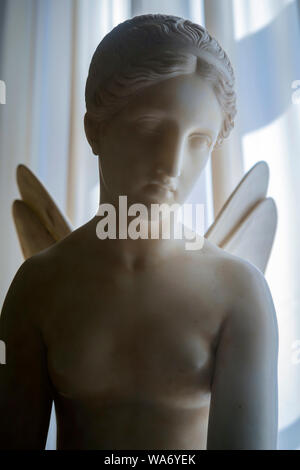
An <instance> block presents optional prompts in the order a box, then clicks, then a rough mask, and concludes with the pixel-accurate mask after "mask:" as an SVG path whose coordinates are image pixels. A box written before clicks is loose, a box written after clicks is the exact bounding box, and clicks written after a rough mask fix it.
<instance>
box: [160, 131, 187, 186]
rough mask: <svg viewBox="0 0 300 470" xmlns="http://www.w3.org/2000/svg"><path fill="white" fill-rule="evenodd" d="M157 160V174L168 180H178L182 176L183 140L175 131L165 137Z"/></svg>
mask: <svg viewBox="0 0 300 470" xmlns="http://www.w3.org/2000/svg"><path fill="white" fill-rule="evenodd" d="M164 137H165V138H164V141H163V143H162V145H161V148H160V152H159V155H158V160H157V168H156V171H157V174H159V175H160V177H161V178H165V180H166V181H165V183H166V184H167V182H168V179H169V178H171V179H173V178H177V177H178V176H180V174H181V169H182V160H183V139H182V137H181V136H180V133H179V132H178V131H177V132H176V131H175V130H173V131H172V132H169V133H168V135H166V136H164Z"/></svg>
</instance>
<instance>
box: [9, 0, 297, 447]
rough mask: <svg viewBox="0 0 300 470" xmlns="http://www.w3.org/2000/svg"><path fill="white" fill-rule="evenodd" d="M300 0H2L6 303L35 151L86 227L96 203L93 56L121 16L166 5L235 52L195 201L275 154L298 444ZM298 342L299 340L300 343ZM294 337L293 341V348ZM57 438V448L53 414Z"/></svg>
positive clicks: (278, 279)
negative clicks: (24, 174)
mask: <svg viewBox="0 0 300 470" xmlns="http://www.w3.org/2000/svg"><path fill="white" fill-rule="evenodd" d="M299 11H300V10H299V2H298V1H297V0H51V1H49V0H22V1H20V0H0V80H4V81H5V83H6V93H7V94H6V104H5V105H2V104H0V214H1V231H0V233H1V244H0V260H1V270H0V305H1V304H2V302H3V300H4V297H5V294H6V292H7V289H8V287H9V284H10V282H11V281H12V278H13V276H14V274H15V272H16V271H17V269H18V267H19V266H20V264H21V262H22V261H23V258H22V255H21V251H20V248H19V244H18V240H17V237H16V233H15V228H14V225H13V221H12V215H11V203H12V201H13V200H14V199H16V198H18V191H17V187H16V183H15V169H16V166H17V165H18V164H19V163H25V164H26V165H28V166H29V167H30V168H31V169H32V170H33V172H34V173H35V174H36V175H37V176H38V177H39V178H40V179H41V180H42V181H43V183H44V184H45V186H46V187H47V189H48V190H49V192H50V194H51V195H52V196H53V197H54V199H55V200H56V201H57V203H58V205H59V207H60V208H61V209H62V211H63V212H64V213H65V214H66V215H67V216H68V218H69V219H70V220H71V222H72V223H73V226H74V227H75V228H76V227H78V226H80V225H82V224H83V223H85V222H86V221H87V220H88V219H89V218H91V217H93V215H94V214H95V213H96V210H97V206H98V199H99V187H98V167H97V159H96V158H95V157H94V156H93V154H92V152H91V150H90V148H89V146H88V144H87V142H86V139H85V135H84V129H83V116H84V112H85V105H84V87H85V80H86V77H87V72H88V66H89V63H90V60H91V56H92V54H93V52H94V50H95V48H96V46H97V45H98V43H99V42H100V40H101V39H102V37H103V36H104V35H105V34H106V33H107V32H108V31H109V30H111V29H112V27H113V26H115V25H116V24H118V23H119V22H121V21H123V20H125V19H126V18H129V17H131V16H134V15H138V14H143V13H167V14H174V15H178V16H183V17H186V18H189V19H191V20H192V21H195V22H197V23H200V24H203V25H205V26H206V27H207V28H208V30H209V31H210V32H211V33H212V34H213V35H214V36H215V37H216V38H217V39H218V40H219V41H220V43H221V44H222V46H223V47H224V49H225V50H226V51H227V53H228V55H229V56H230V58H231V60H232V62H233V65H234V68H235V72H236V78H237V92H238V110H239V112H238V115H237V120H236V126H235V129H234V131H233V133H232V135H231V136H230V138H229V139H228V140H227V141H226V142H225V143H224V145H223V147H222V148H221V149H220V150H218V152H215V153H214V155H213V157H212V160H211V162H209V163H208V165H207V167H206V170H205V172H204V173H203V175H202V176H201V177H200V179H199V182H198V184H197V185H196V187H195V189H194V190H193V192H192V194H191V196H190V198H189V200H188V201H187V202H197V203H199V202H203V203H204V204H205V209H206V223H205V226H206V227H208V225H209V224H210V223H211V222H212V220H213V217H214V213H215V215H216V213H217V212H218V210H219V209H220V207H221V206H222V204H223V203H224V201H225V200H226V198H227V197H228V195H229V194H230V192H231V191H232V190H233V189H234V187H235V185H236V184H237V183H238V181H239V180H240V178H241V177H242V175H243V174H244V172H245V171H246V170H248V169H249V168H250V167H251V166H252V165H253V164H254V163H256V162H257V161H259V160H266V161H267V162H268V164H269V166H270V170H271V178H270V190H269V195H270V196H273V197H274V198H275V200H276V203H277V206H278V212H279V223H278V231H277V235H276V241H275V245H274V249H273V252H272V255H271V260H270V263H269V266H268V269H267V273H266V277H267V280H268V282H269V285H270V288H271V291H272V295H273V298H274V302H275V307H276V310H277V315H278V322H279V333H280V355H279V424H280V432H279V441H278V442H279V448H284V449H289V448H290V449H295V448H298V447H300V437H299V436H300V402H299V398H298V397H299V385H300V360H298V359H300V354H297V349H295V348H296V347H297V345H298V348H299V344H300V298H299V289H298V279H299V278H300V273H299V269H300V268H299V266H300V248H299V243H298V238H299V237H298V231H299V227H300V219H299V218H300V216H299V210H297V209H298V208H297V197H298V196H300V194H299V191H300V189H299V184H298V182H299V175H300V168H299V167H300V163H299V158H298V154H299V150H300V137H299V136H300V132H299V131H300V103H299V100H298V101H297V100H295V99H293V93H294V92H295V90H294V89H293V88H292V83H293V81H295V80H300V60H299V59H300V57H299V54H300V52H299V47H300V41H299V40H300V29H299ZM297 342H298V343H297ZM293 348H294V349H293ZM47 448H55V420H54V418H53V416H52V419H51V426H50V431H49V437H48V443H47Z"/></svg>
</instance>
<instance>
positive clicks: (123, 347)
mask: <svg viewBox="0 0 300 470" xmlns="http://www.w3.org/2000/svg"><path fill="white" fill-rule="evenodd" d="M79 240H80V236H79V237H77V239H75V242H74V243H73V241H72V239H70V242H69V245H68V241H66V242H65V244H64V246H63V249H61V248H59V247H58V248H57V249H56V252H55V249H52V251H51V250H50V251H49V254H47V253H46V254H45V255H42V256H44V257H46V258H47V257H48V258H51V259H53V260H54V261H55V262H52V263H51V261H50V263H48V266H47V268H45V271H44V273H43V274H42V273H41V277H43V276H44V277H43V282H41V285H42V286H41V288H40V296H39V297H38V298H39V299H40V305H39V306H38V307H39V309H40V311H41V312H42V314H40V315H39V321H40V326H41V329H42V333H43V338H44V341H45V344H46V347H47V361H48V370H49V377H50V379H51V382H52V384H53V387H54V392H55V393H54V399H55V405H56V412H57V424H58V448H60V449H68V448H72V449H76V448H77V449H89V448H90V449H109V450H113V449H176V448H177V449H203V448H205V446H206V436H207V424H208V413H209V401H210V387H211V381H212V375H213V367H214V354H215V349H216V346H217V342H218V337H219V334H220V329H221V326H222V323H223V320H224V315H225V311H226V304H227V302H228V299H227V297H226V287H225V283H224V278H223V275H222V273H223V260H222V256H221V255H220V254H219V250H218V249H216V251H215V250H214V249H211V248H210V247H207V245H205V246H206V249H205V250H203V252H202V253H201V251H202V250H201V251H200V253H195V252H189V251H186V252H184V253H181V254H179V255H178V256H177V257H174V258H172V259H168V261H166V262H164V263H163V264H160V265H157V266H153V267H152V268H149V269H147V270H142V271H137V272H132V273H126V272H122V271H120V270H116V269H115V268H114V267H113V266H112V264H113V263H110V262H109V261H110V260H109V257H107V256H105V253H103V257H102V260H101V259H100V260H101V262H99V261H100V260H99V257H98V255H99V253H97V255H96V254H95V255H94V256H91V250H93V248H92V247H91V246H90V245H89V247H88V249H87V250H88V256H85V254H84V253H83V252H79V251H80V250H81V249H83V250H84V249H85V248H79V251H78V249H77V248H78V247H80V246H81V245H80V243H79V244H78V241H79ZM97 242H98V243H101V242H100V241H99V240H97ZM57 250H58V251H57ZM59 250H60V251H59ZM220 252H221V250H220ZM72 253H73V255H72V256H71V254H72ZM86 255H87V253H86ZM44 265H46V263H44ZM43 289H44V292H43ZM45 292H47V294H45ZM42 299H44V300H42ZM45 299H46V301H45ZM41 302H43V307H42V308H41Z"/></svg>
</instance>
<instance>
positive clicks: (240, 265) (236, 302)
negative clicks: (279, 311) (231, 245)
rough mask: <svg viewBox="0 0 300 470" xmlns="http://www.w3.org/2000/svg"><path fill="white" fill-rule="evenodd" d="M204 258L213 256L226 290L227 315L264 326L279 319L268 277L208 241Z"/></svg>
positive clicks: (221, 283)
mask: <svg viewBox="0 0 300 470" xmlns="http://www.w3.org/2000/svg"><path fill="white" fill-rule="evenodd" d="M203 249H204V250H205V251H204V254H206V255H208V256H211V257H212V259H213V263H214V267H215V268H214V271H215V274H216V277H218V279H219V280H220V285H221V286H222V287H223V289H224V299H226V302H225V303H224V305H226V310H227V311H226V315H225V318H226V317H228V316H233V315H236V317H237V318H239V319H240V321H244V318H243V317H247V316H248V317H249V318H251V321H256V320H255V319H256V318H257V321H258V322H261V321H262V319H263V318H265V319H266V320H267V321H269V322H274V321H275V318H276V316H275V315H276V314H275V308H274V303H273V299H272V295H271V291H270V288H269V285H268V283H267V280H266V278H265V276H264V274H263V273H262V272H261V271H260V270H259V269H258V268H257V267H256V266H255V265H253V264H252V263H249V262H248V261H246V260H244V259H242V258H240V257H238V256H234V255H232V254H230V253H227V252H225V251H224V250H222V249H221V248H219V247H218V246H216V245H214V244H213V243H211V242H209V241H207V240H206V241H205V244H204V247H203Z"/></svg>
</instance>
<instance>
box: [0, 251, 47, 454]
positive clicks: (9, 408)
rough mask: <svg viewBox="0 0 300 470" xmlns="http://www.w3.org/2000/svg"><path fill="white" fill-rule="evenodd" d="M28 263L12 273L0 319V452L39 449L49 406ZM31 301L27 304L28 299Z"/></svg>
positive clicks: (44, 438) (30, 263)
mask: <svg viewBox="0 0 300 470" xmlns="http://www.w3.org/2000/svg"><path fill="white" fill-rule="evenodd" d="M31 274H32V261H31V259H29V260H28V261H26V262H25V263H23V265H22V266H21V268H20V269H19V271H18V272H17V274H16V276H15V278H14V280H13V282H12V284H11V286H10V288H9V291H8V293H7V296H6V299H5V302H4V305H3V310H2V314H1V317H0V339H1V340H2V341H4V342H5V346H6V364H4V365H0V448H1V449H17V450H19V449H44V448H45V444H46V439H47V432H48V426H49V419H50V413H51V405H52V394H51V385H50V381H49V379H48V372H47V363H46V351H45V346H44V344H43V340H42V337H41V332H40V331H39V329H38V327H37V325H36V322H35V319H34V314H33V312H34V300H33V299H34V295H35V289H37V286H36V285H35V283H34V281H33V276H32V275H31ZM30 299H31V300H30Z"/></svg>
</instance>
